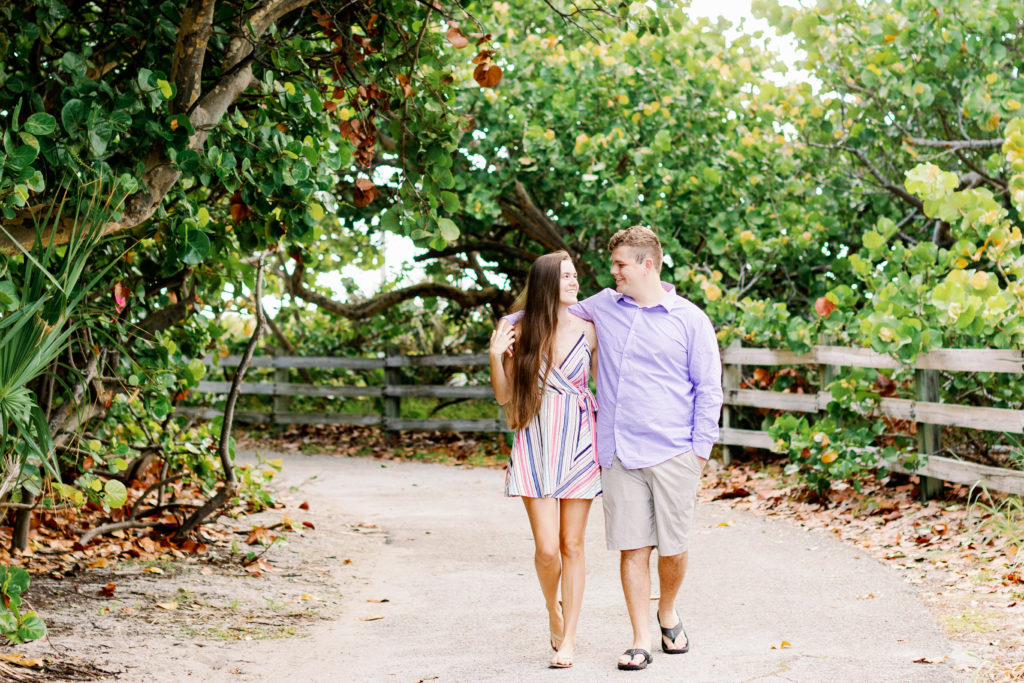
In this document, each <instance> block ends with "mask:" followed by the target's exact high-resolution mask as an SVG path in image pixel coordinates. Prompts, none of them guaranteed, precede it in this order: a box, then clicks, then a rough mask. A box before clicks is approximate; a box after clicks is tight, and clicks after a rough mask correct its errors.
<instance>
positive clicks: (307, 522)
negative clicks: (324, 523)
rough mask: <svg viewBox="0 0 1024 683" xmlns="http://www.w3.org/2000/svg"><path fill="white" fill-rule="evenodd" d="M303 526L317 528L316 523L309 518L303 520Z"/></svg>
mask: <svg viewBox="0 0 1024 683" xmlns="http://www.w3.org/2000/svg"><path fill="white" fill-rule="evenodd" d="M302 526H304V527H306V528H307V529H315V528H316V525H315V524H313V522H310V521H308V520H305V521H303V522H302Z"/></svg>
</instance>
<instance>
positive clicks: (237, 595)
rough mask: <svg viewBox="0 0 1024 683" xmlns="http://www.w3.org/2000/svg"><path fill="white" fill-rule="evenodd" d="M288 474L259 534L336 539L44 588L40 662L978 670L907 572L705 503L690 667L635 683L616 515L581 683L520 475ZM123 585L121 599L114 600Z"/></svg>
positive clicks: (428, 670)
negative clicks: (621, 656)
mask: <svg viewBox="0 0 1024 683" xmlns="http://www.w3.org/2000/svg"><path fill="white" fill-rule="evenodd" d="M262 455H263V456H264V457H268V458H273V457H277V455H275V454H271V453H262ZM240 457H241V458H243V459H244V458H246V457H250V458H251V454H243V455H241V456H240ZM282 457H284V459H285V461H284V470H283V472H282V473H281V474H280V475H279V476H278V478H277V479H275V481H276V482H277V485H278V487H279V489H280V491H281V498H282V500H283V502H285V503H286V504H287V505H288V507H287V508H286V509H284V510H274V511H268V512H265V513H261V515H260V516H258V517H257V518H256V519H252V518H250V519H247V520H245V521H243V522H239V523H238V526H239V531H240V532H245V531H246V530H247V529H248V528H249V527H251V526H252V525H254V524H260V523H262V524H271V523H273V522H276V521H280V520H281V519H282V517H283V516H284V515H285V514H287V515H288V516H290V517H291V518H292V519H293V520H295V521H296V522H302V521H308V522H312V523H313V525H314V526H315V529H308V528H305V529H304V530H303V531H302V532H296V533H290V534H287V535H286V536H285V538H284V542H283V543H281V544H279V545H277V546H275V547H273V548H271V549H270V550H269V551H268V552H267V553H266V555H265V556H264V557H265V559H266V560H268V561H269V564H270V565H271V567H270V569H269V570H263V571H260V572H259V574H260V575H259V576H253V575H250V574H249V573H247V571H246V570H245V569H243V568H241V567H239V566H238V564H237V563H234V562H232V563H224V564H222V565H219V566H209V565H206V564H203V563H198V562H186V563H174V564H172V563H166V564H163V565H152V564H146V565H139V566H126V565H120V566H118V567H116V568H112V569H109V570H107V569H94V570H91V571H89V572H87V573H85V574H82V575H78V576H76V577H69V578H65V579H62V580H57V579H48V578H46V577H39V579H38V580H36V581H35V582H34V583H33V587H32V589H31V594H32V599H33V600H34V605H35V606H36V607H37V608H38V609H39V610H40V612H41V613H43V614H44V615H45V616H46V618H47V621H48V624H49V627H50V632H51V635H50V640H49V642H48V643H47V642H45V641H44V642H41V643H35V644H32V646H31V647H30V648H29V653H32V652H36V653H46V652H50V651H52V649H57V650H58V651H60V652H62V653H63V654H64V655H65V656H67V657H81V658H82V659H83V660H86V661H89V662H91V663H93V664H95V665H97V666H100V667H102V668H103V669H105V670H107V671H110V672H111V674H112V675H111V677H110V678H111V679H112V680H113V679H116V680H121V681H130V682H156V681H159V682H163V681H186V680H197V681H275V682H277V681H295V682H305V681H401V682H408V683H413V682H417V681H428V680H438V681H498V680H500V681H554V680H556V679H557V680H573V681H584V680H586V681H595V680H610V679H615V680H620V679H622V677H624V676H626V677H628V676H644V677H646V679H647V680H659V681H661V680H664V681H670V680H671V681H677V680H687V681H754V680H757V681H808V682H811V681H813V682H819V681H858V682H860V681H865V680H872V681H954V680H959V679H961V678H963V674H959V673H958V672H957V670H956V666H957V665H962V664H965V663H969V657H968V655H967V654H966V653H963V652H958V651H957V650H956V649H955V648H954V647H953V646H952V645H951V644H950V643H949V642H948V641H947V640H946V639H945V638H944V637H943V635H942V633H941V632H940V630H939V629H938V628H937V627H936V624H935V622H934V620H933V618H932V616H931V615H930V614H929V613H928V611H927V610H926V609H925V608H924V607H923V606H922V604H921V603H920V602H919V600H918V599H917V598H916V597H915V594H914V592H913V590H912V588H911V587H910V586H908V585H907V584H906V583H905V582H904V581H903V580H902V579H901V578H900V577H899V575H898V574H897V573H895V572H894V571H892V570H890V569H888V568H887V567H885V566H884V565H882V564H880V563H879V562H877V561H876V560H874V559H872V558H870V557H868V556H867V555H866V554H864V553H863V552H859V551H858V550H857V549H856V548H853V547H850V546H847V545H843V544H842V543H840V542H839V541H836V540H834V539H831V538H828V537H825V536H823V535H820V534H812V533H810V532H807V531H805V530H802V529H800V528H798V527H796V526H794V525H792V524H790V523H787V522H782V521H772V520H765V519H762V518H760V517H757V516H754V515H752V514H749V513H742V512H738V511H735V510H731V509H730V508H729V507H728V505H726V504H724V503H710V504H701V505H699V506H698V512H697V520H696V527H695V535H694V538H693V541H692V547H691V560H690V570H689V574H688V575H687V578H686V582H685V584H684V587H683V591H682V597H681V601H680V612H681V614H682V618H683V621H684V622H685V624H686V628H687V633H688V634H689V636H690V638H691V640H692V643H693V646H692V650H691V652H690V653H689V654H686V655H682V656H668V655H664V654H662V653H661V652H660V651H659V650H656V649H655V650H653V653H654V662H653V663H652V664H651V666H650V667H649V668H648V670H647V671H646V672H644V673H642V674H637V673H631V672H620V671H617V670H616V669H615V657H616V655H617V654H618V653H619V652H621V651H622V650H623V649H625V647H627V646H628V644H629V641H630V631H629V623H628V619H627V617H626V611H625V606H624V603H623V600H622V595H621V590H620V586H619V581H618V555H617V553H613V552H610V551H608V550H606V549H605V547H604V533H603V520H602V511H601V504H600V502H598V503H596V504H595V505H594V507H593V510H592V513H591V518H590V523H589V526H588V534H587V553H588V556H587V561H588V568H587V581H588V584H587V591H586V595H585V598H584V607H583V614H582V617H581V623H580V637H579V642H578V646H577V657H576V665H575V667H574V668H573V669H571V670H561V671H555V670H549V669H547V668H546V666H547V661H548V658H549V657H550V649H549V648H548V645H547V630H546V625H547V620H546V617H545V615H544V611H543V603H542V600H541V597H540V590H539V588H538V586H537V582H536V578H535V576H534V574H533V568H532V552H533V549H532V541H531V538H530V531H529V526H528V524H527V520H526V515H525V513H524V512H523V509H522V504H521V502H520V501H518V500H516V499H506V498H504V497H503V496H502V495H501V491H502V488H503V477H504V474H503V472H501V471H498V470H490V469H463V468H459V467H449V466H444V465H425V464H418V463H405V462H384V461H380V460H374V459H362V458H338V457H332V456H303V455H283V456H282ZM302 502H306V503H308V506H309V509H308V510H302V509H299V508H298V505H299V504H300V503H302ZM239 539H240V540H239V545H240V549H241V550H242V551H244V550H247V549H249V546H245V545H244V540H245V534H244V533H240V534H239ZM154 570H155V571H154ZM161 572H162V573H161ZM108 583H114V584H115V586H116V590H115V592H114V596H113V597H102V596H100V595H99V591H100V589H101V588H102V587H103V586H106V585H107V584H108ZM172 605H173V607H171V606H172ZM169 607H171V608H170V609H169ZM653 612H654V610H653V603H652V613H651V623H652V628H653V629H654V632H655V633H656V632H657V630H656V626H655V624H654V613H653ZM784 641H785V643H787V645H786V646H783V645H784ZM922 660H923V661H922ZM652 677H653V678H652Z"/></svg>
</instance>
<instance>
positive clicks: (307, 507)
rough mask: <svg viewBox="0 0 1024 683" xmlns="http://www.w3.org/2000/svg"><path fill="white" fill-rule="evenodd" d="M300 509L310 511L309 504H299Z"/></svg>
mask: <svg viewBox="0 0 1024 683" xmlns="http://www.w3.org/2000/svg"><path fill="white" fill-rule="evenodd" d="M299 509H300V510H308V509H309V503H307V502H305V501H303V502H301V503H299Z"/></svg>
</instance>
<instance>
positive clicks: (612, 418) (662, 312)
mask: <svg viewBox="0 0 1024 683" xmlns="http://www.w3.org/2000/svg"><path fill="white" fill-rule="evenodd" d="M661 286H662V287H663V288H664V289H665V292H666V293H665V296H664V298H663V299H662V300H661V301H660V302H658V303H657V304H655V305H654V306H647V307H641V306H639V305H637V303H636V302H635V301H634V300H633V299H632V298H630V297H628V296H626V295H624V294H620V293H619V292H616V291H615V290H613V289H605V290H603V291H601V292H599V293H597V294H595V295H594V296H592V297H589V298H588V299H584V300H583V301H581V302H579V303H577V304H574V305H573V306H571V307H570V308H569V311H570V312H572V313H574V314H575V315H577V316H579V317H581V318H583V319H584V320H589V321H592V322H593V323H594V325H595V327H597V405H598V414H597V455H598V459H599V460H600V463H601V466H602V467H611V464H612V456H613V455H614V456H615V457H617V458H618V459H619V462H621V463H622V465H623V467H625V468H627V469H639V468H641V467H652V466H654V465H657V464H658V463H660V462H664V461H666V460H668V459H669V458H672V457H674V456H676V455H679V454H680V453H682V452H684V451H686V450H687V449H689V448H692V449H693V452H694V453H695V454H696V455H697V456H699V457H701V458H704V459H707V458H708V457H709V456H710V455H711V446H712V445H713V444H714V443H715V441H717V440H718V417H719V414H720V411H721V409H722V360H721V357H720V355H719V353H718V340H717V338H716V337H715V329H714V327H713V326H712V325H711V320H709V319H708V316H707V315H706V314H705V313H704V311H702V310H701V309H700V308H698V307H697V306H696V305H695V304H694V303H693V302H691V301H690V300H688V299H686V298H684V297H681V296H679V295H678V294H676V291H675V288H674V287H672V285H669V284H668V283H665V282H663V283H661Z"/></svg>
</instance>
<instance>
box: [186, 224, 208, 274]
mask: <svg viewBox="0 0 1024 683" xmlns="http://www.w3.org/2000/svg"><path fill="white" fill-rule="evenodd" d="M179 253H180V256H179V258H180V259H181V260H182V262H183V263H185V265H189V266H194V265H196V264H199V263H202V262H203V260H204V259H205V258H206V255H207V254H209V253H210V238H209V237H207V236H206V233H205V232H203V231H202V230H196V229H193V230H189V231H188V232H187V234H186V235H185V236H184V238H183V240H182V243H181V249H180V252H179Z"/></svg>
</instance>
